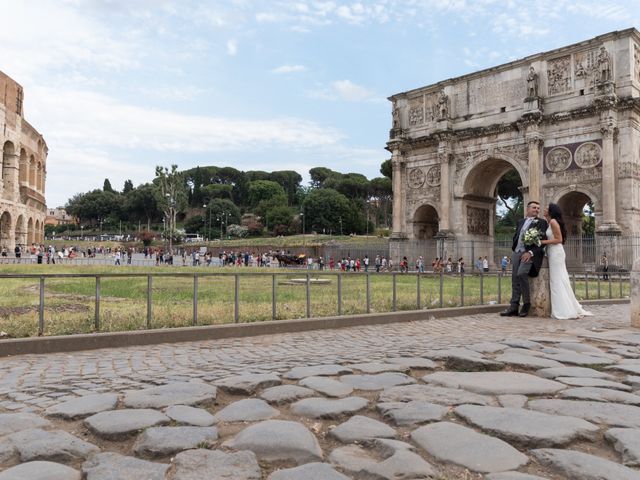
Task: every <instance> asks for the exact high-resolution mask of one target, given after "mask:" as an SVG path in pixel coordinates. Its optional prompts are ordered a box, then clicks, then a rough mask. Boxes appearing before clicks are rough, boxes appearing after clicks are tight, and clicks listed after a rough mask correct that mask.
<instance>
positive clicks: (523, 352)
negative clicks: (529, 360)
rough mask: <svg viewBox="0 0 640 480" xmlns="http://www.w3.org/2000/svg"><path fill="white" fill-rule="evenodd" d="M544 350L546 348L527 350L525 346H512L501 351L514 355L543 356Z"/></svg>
mask: <svg viewBox="0 0 640 480" xmlns="http://www.w3.org/2000/svg"><path fill="white" fill-rule="evenodd" d="M545 350H548V349H547V348H543V349H542V350H527V349H526V348H513V347H509V348H507V349H506V350H504V351H503V352H502V353H512V354H514V355H527V356H529V357H538V358H540V357H544V352H545Z"/></svg>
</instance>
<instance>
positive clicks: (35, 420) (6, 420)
mask: <svg viewBox="0 0 640 480" xmlns="http://www.w3.org/2000/svg"><path fill="white" fill-rule="evenodd" d="M50 426H51V422H50V421H49V420H45V419H44V418H42V417H40V416H38V415H36V414H34V413H0V437H1V436H2V435H7V434H9V433H13V432H19V431H20V430H27V429H28V428H40V427H50Z"/></svg>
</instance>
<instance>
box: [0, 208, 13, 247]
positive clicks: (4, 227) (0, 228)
mask: <svg viewBox="0 0 640 480" xmlns="http://www.w3.org/2000/svg"><path fill="white" fill-rule="evenodd" d="M11 227H12V225H11V215H10V214H9V212H4V213H3V214H2V215H1V216H0V246H1V247H2V248H6V249H7V250H12V249H13V240H12V238H11V234H12V228H11Z"/></svg>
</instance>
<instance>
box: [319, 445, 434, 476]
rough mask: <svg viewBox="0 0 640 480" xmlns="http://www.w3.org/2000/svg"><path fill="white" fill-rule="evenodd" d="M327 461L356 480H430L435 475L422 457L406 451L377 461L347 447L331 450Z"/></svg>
mask: <svg viewBox="0 0 640 480" xmlns="http://www.w3.org/2000/svg"><path fill="white" fill-rule="evenodd" d="M329 460H330V461H331V463H333V464H334V465H337V466H339V467H340V468H342V469H343V470H346V471H347V472H349V473H351V474H353V475H355V476H356V478H375V479H388V480H395V479H402V478H406V479H413V478H432V477H433V476H434V475H435V473H436V472H435V471H434V469H433V467H432V466H431V465H430V464H429V463H427V462H426V461H425V460H424V459H423V458H422V457H420V456H419V455H417V454H415V453H413V452H411V451H408V450H397V451H395V452H394V453H393V454H392V455H391V456H389V457H388V458H383V459H378V458H376V457H374V456H373V455H372V453H371V452H368V451H367V450H365V449H363V448H361V447H359V446H356V445H349V446H346V447H340V448H336V449H335V450H333V451H332V452H331V455H330V456H329Z"/></svg>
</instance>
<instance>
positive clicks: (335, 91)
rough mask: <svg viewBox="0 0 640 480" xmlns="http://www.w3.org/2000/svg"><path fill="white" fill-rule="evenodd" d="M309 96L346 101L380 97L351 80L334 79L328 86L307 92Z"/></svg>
mask: <svg viewBox="0 0 640 480" xmlns="http://www.w3.org/2000/svg"><path fill="white" fill-rule="evenodd" d="M307 95H308V96H309V97H310V98H315V99H319V100H344V101H347V102H379V101H384V99H382V98H378V97H376V96H375V94H374V92H373V91H372V90H369V89H368V88H366V87H363V86H361V85H357V84H355V83H353V82H352V81H351V80H336V81H334V82H331V84H330V86H329V87H322V86H321V87H319V88H317V89H315V90H310V91H308V92H307Z"/></svg>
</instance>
